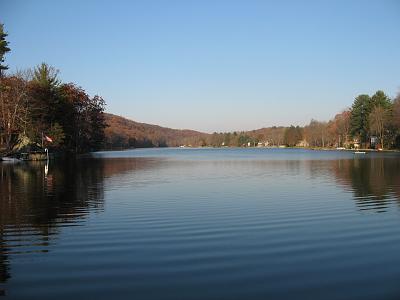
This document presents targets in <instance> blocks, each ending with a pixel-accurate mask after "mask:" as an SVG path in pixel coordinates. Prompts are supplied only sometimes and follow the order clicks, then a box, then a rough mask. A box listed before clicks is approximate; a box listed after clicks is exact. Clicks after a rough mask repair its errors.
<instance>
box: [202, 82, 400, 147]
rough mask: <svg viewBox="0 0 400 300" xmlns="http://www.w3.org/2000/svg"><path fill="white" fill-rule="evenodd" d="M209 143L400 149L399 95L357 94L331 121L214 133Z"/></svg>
mask: <svg viewBox="0 0 400 300" xmlns="http://www.w3.org/2000/svg"><path fill="white" fill-rule="evenodd" d="M207 144H208V145H210V146H214V147H219V146H239V147H240V146H257V145H258V146H288V147H295V146H299V147H312V148H333V147H335V148H337V147H340V148H357V147H359V148H382V149H383V148H385V149H394V148H400V94H398V95H397V96H396V97H395V98H394V99H390V98H389V97H388V96H387V95H386V94H385V93H384V92H383V91H380V90H379V91H377V92H376V93H374V94H373V95H371V96H370V95H366V94H362V95H358V96H357V97H355V99H354V102H353V104H352V106H351V107H350V108H348V109H345V110H344V111H342V112H340V113H338V114H336V115H335V116H334V117H333V118H332V119H331V120H329V121H318V120H314V119H313V120H311V121H310V123H309V124H307V125H306V126H303V127H301V126H293V125H292V126H289V127H275V126H274V127H269V128H261V129H258V130H252V131H245V132H233V133H230V132H225V133H217V132H214V133H213V134H212V135H211V136H210V137H208V139H207Z"/></svg>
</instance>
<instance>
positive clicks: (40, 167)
mask: <svg viewBox="0 0 400 300" xmlns="http://www.w3.org/2000/svg"><path fill="white" fill-rule="evenodd" d="M152 164H154V162H153V160H151V159H150V160H149V159H135V158H132V159H113V160H101V159H86V160H78V161H65V162H62V163H52V165H50V166H49V165H48V163H47V162H29V163H19V164H9V163H2V164H0V283H1V282H5V281H6V280H7V279H9V278H10V276H11V274H10V265H9V264H10V262H9V259H8V256H9V255H10V254H19V253H29V252H32V253H34V252H46V251H48V250H47V249H48V246H49V244H50V243H51V242H52V241H53V240H54V239H55V238H56V236H57V234H58V233H59V228H60V227H67V226H79V225H80V222H82V221H84V219H85V217H86V216H87V215H88V214H89V213H94V212H101V211H102V210H103V209H104V180H106V179H107V178H110V177H113V176H115V175H122V174H124V173H126V172H130V171H133V170H140V169H144V168H146V167H147V166H148V165H152Z"/></svg>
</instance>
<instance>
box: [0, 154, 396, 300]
mask: <svg viewBox="0 0 400 300" xmlns="http://www.w3.org/2000/svg"><path fill="white" fill-rule="evenodd" d="M399 253H400V156H399V155H398V154H395V153H391V154H383V153H369V154H367V155H364V156H355V155H354V154H353V153H351V152H336V151H307V150H293V149H143V150H130V151H120V152H100V153H95V154H94V155H93V157H88V158H82V159H79V160H77V161H65V162H57V163H56V162H50V164H49V165H47V164H46V163H41V162H37V163H33V162H32V163H19V164H7V163H0V295H1V294H4V295H5V298H6V299H72V298H76V299H110V298H114V299H121V298H124V299H127V298H135V299H144V300H146V299H324V300H325V299H363V300H364V299H398V298H400V285H399V281H400V255H399Z"/></svg>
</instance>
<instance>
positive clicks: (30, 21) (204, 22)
mask: <svg viewBox="0 0 400 300" xmlns="http://www.w3.org/2000/svg"><path fill="white" fill-rule="evenodd" d="M0 22H1V23H4V26H5V29H6V31H7V32H8V34H9V36H8V41H9V43H10V45H9V46H10V48H11V50H12V51H11V52H9V53H8V54H7V56H6V63H7V64H8V65H9V67H10V71H11V72H14V71H16V70H24V69H27V68H32V67H34V66H36V65H38V64H40V63H41V62H46V63H48V64H50V65H52V66H54V67H55V68H57V69H59V70H60V78H61V79H62V80H63V81H64V82H74V83H76V84H78V85H79V86H82V87H83V88H84V89H85V90H86V91H87V92H88V93H89V94H90V95H96V94H98V95H101V96H102V97H103V98H104V99H105V100H106V102H107V108H106V111H107V112H110V113H114V114H117V115H121V116H124V117H128V118H130V119H133V120H135V121H139V122H145V123H151V124H158V125H162V126H167V127H171V128H180V129H183V128H188V129H195V130H200V131H205V132H214V131H234V130H236V131H240V130H251V129H257V128H262V127H267V126H273V125H277V126H279V125H283V126H288V125H292V124H293V125H305V124H307V123H308V122H309V121H310V120H311V119H312V118H314V119H317V120H329V119H331V118H333V117H334V115H335V114H336V113H338V112H340V111H342V110H343V109H346V108H347V107H350V106H351V104H352V102H353V100H354V98H355V97H356V96H357V95H359V94H364V93H367V94H372V93H374V92H375V91H376V90H378V89H381V90H383V91H385V92H386V93H387V94H388V95H389V96H390V97H394V96H395V95H396V94H397V93H398V92H399V91H400V34H399V31H400V1H398V0H397V1H393V0H392V1H389V0H386V1H385V0H381V1H324V0H322V1H251V0H250V1H245V0H242V1H235V0H230V1H223V0H214V1H207V0H198V1H194V0H186V1H184V0H182V1H174V0H168V1H162V0H160V1H152V0H143V1H121V0H112V1H111V0H108V1H101V0H99V1H89V0H86V1H81V0H75V1H73V0H69V1H54V0H49V1H41V0H0Z"/></svg>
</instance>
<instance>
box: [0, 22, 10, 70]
mask: <svg viewBox="0 0 400 300" xmlns="http://www.w3.org/2000/svg"><path fill="white" fill-rule="evenodd" d="M7 35H8V34H7V33H5V32H4V25H3V24H0V77H3V71H5V70H7V69H8V66H7V65H5V64H3V63H4V55H5V54H6V53H7V52H9V51H10V48H8V42H7V40H6V37H7Z"/></svg>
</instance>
